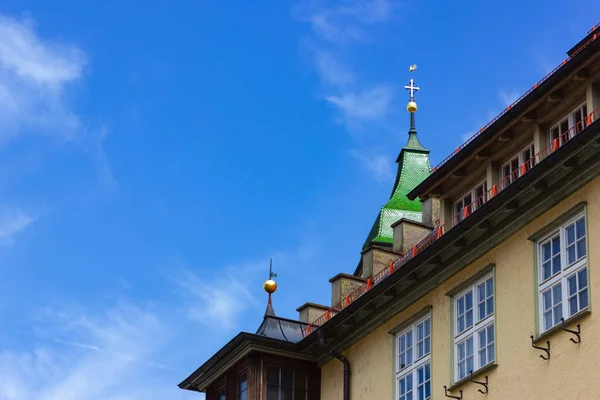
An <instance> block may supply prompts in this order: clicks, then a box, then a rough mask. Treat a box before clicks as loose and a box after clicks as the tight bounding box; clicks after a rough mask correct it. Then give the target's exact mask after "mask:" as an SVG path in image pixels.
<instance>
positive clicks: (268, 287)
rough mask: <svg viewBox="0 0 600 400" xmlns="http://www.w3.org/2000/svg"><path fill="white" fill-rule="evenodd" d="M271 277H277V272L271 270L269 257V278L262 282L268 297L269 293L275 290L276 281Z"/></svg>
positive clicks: (271, 261) (271, 264)
mask: <svg viewBox="0 0 600 400" xmlns="http://www.w3.org/2000/svg"><path fill="white" fill-rule="evenodd" d="M273 278H277V274H276V273H275V272H273V258H271V260H270V262H269V279H267V280H266V281H265V283H264V284H263V289H264V290H265V292H267V293H269V298H271V293H275V291H276V290H277V283H276V282H275V281H274V280H273Z"/></svg>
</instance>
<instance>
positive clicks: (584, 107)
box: [548, 102, 588, 145]
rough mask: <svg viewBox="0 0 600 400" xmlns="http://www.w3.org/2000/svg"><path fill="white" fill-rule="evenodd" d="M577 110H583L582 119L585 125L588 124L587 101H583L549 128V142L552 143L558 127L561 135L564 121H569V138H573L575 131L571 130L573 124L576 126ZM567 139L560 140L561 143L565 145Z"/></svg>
mask: <svg viewBox="0 0 600 400" xmlns="http://www.w3.org/2000/svg"><path fill="white" fill-rule="evenodd" d="M577 112H581V113H582V120H583V121H584V122H583V126H584V127H585V126H586V122H585V118H586V117H587V113H588V110H587V102H583V103H581V104H580V105H579V106H577V107H575V108H574V109H573V110H571V112H569V113H568V114H567V115H565V116H564V117H562V118H561V119H560V120H559V121H558V122H557V123H556V124H554V125H553V126H552V127H551V128H550V129H549V130H548V143H549V144H552V142H553V141H554V139H555V138H554V134H553V131H554V130H556V129H558V131H557V132H558V136H559V137H561V136H562V135H563V134H564V132H562V131H561V129H560V125H561V124H563V123H564V122H567V125H568V128H567V131H568V132H569V139H571V138H572V137H573V136H574V133H573V131H572V130H571V129H572V128H573V126H575V123H576V122H575V118H574V117H575V113H577ZM564 142H565V141H563V140H562V139H561V140H560V145H563V144H564Z"/></svg>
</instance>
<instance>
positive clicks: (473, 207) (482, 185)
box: [453, 179, 487, 221]
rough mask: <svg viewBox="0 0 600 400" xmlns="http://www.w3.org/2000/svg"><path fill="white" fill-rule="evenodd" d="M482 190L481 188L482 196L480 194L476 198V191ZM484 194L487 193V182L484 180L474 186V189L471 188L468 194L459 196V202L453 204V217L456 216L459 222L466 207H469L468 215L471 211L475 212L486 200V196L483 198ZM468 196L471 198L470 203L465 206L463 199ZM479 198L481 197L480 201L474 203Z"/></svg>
mask: <svg viewBox="0 0 600 400" xmlns="http://www.w3.org/2000/svg"><path fill="white" fill-rule="evenodd" d="M482 188H483V190H482V194H480V195H479V196H478V195H477V191H478V189H482ZM486 193H487V180H485V179H484V180H483V181H481V182H479V183H478V184H477V185H475V187H474V188H472V189H471V190H469V191H468V192H466V193H465V194H463V195H462V196H460V197H459V200H457V201H455V202H454V210H453V211H454V215H457V214H458V220H459V221H462V220H463V218H464V215H463V212H464V210H465V208H466V207H469V206H470V207H469V214H470V213H472V212H473V211H475V210H477V209H478V208H479V207H481V206H482V205H483V204H484V203H485V202H486V200H487V198H486V196H484V195H485V194H486ZM469 195H470V196H471V202H470V203H469V204H465V202H464V200H465V197H467V196H469ZM482 196H483V197H482ZM480 197H481V201H480V202H476V201H477V200H478V199H479V198H480ZM458 205H460V211H458V212H457V209H458V207H457V206H458Z"/></svg>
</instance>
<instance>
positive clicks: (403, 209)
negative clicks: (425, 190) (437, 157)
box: [363, 112, 430, 249]
mask: <svg viewBox="0 0 600 400" xmlns="http://www.w3.org/2000/svg"><path fill="white" fill-rule="evenodd" d="M410 117H411V118H410V119H411V127H410V130H409V131H408V143H406V146H404V147H403V148H402V150H401V151H400V155H399V156H398V159H397V160H396V163H398V172H397V173H396V182H395V183H394V189H393V190H392V195H391V196H390V199H389V200H388V202H387V203H385V204H384V206H383V207H381V211H379V214H378V215H377V219H376V220H375V223H374V224H373V227H372V228H371V232H369V236H368V237H367V240H366V241H365V243H364V245H363V249H364V248H366V247H368V246H370V245H372V244H384V245H386V244H387V245H391V244H392V243H393V242H394V236H393V230H392V224H393V223H394V222H396V221H398V220H400V219H402V218H405V219H410V220H413V221H417V222H421V202H420V201H419V199H415V200H409V199H408V197H406V195H407V194H408V193H409V192H410V191H411V190H413V189H414V188H415V187H416V186H417V185H418V184H419V183H421V182H422V181H423V180H424V179H425V178H427V177H428V176H429V174H430V165H429V150H428V149H426V148H425V147H423V145H422V144H421V142H420V141H419V138H418V137H417V131H416V130H415V122H414V121H415V120H414V118H415V116H414V112H411V114H410Z"/></svg>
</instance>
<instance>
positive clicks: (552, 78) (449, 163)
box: [407, 27, 600, 200]
mask: <svg viewBox="0 0 600 400" xmlns="http://www.w3.org/2000/svg"><path fill="white" fill-rule="evenodd" d="M599 32H600V29H599V28H598V27H596V28H594V29H593V30H592V31H591V32H590V33H589V34H588V35H587V36H586V37H585V38H584V39H583V40H581V41H580V42H579V43H578V44H577V45H576V46H575V47H573V49H571V50H569V52H568V54H570V56H569V57H570V58H569V59H566V60H564V61H563V63H562V64H561V65H560V66H559V67H557V68H556V69H555V70H554V71H552V72H551V73H549V74H548V75H546V77H544V78H542V80H541V81H540V82H538V83H536V84H535V86H534V87H533V88H532V89H530V90H529V91H528V92H526V93H525V94H524V95H523V96H522V97H521V98H519V99H518V100H516V101H515V102H514V103H513V104H512V105H510V106H509V107H507V109H505V110H504V111H503V112H502V113H501V114H500V115H499V116H497V117H496V118H495V119H494V120H493V121H492V122H491V123H489V124H488V125H486V127H485V129H483V128H482V130H481V131H480V132H479V133H477V134H476V135H474V136H473V137H472V138H470V139H469V140H468V141H467V142H465V143H464V144H463V145H461V146H460V147H459V148H458V149H457V151H455V152H454V153H453V155H452V156H451V157H447V158H446V159H445V160H444V161H442V162H441V163H439V164H438V165H437V166H436V167H434V168H433V169H432V171H431V175H429V176H428V177H426V178H425V179H424V180H423V181H422V182H421V183H420V184H418V185H417V186H416V187H415V188H414V189H413V190H412V191H410V192H409V193H408V195H407V197H408V198H409V199H411V200H414V199H416V198H417V197H420V196H422V195H424V194H425V195H427V193H429V191H430V190H431V189H433V188H434V187H435V186H436V185H437V183H438V182H439V181H440V180H441V179H443V178H444V177H445V176H446V175H447V174H448V173H450V172H452V171H453V170H454V168H455V167H458V166H459V165H461V164H462V162H464V161H466V160H467V159H468V158H470V157H472V156H473V155H474V153H475V152H476V151H477V150H478V149H479V148H480V147H481V146H482V145H483V144H485V143H487V142H488V141H489V140H490V139H491V138H492V137H494V136H495V135H496V134H497V133H499V132H500V131H501V130H502V129H504V128H505V126H506V125H507V123H509V122H511V121H513V120H514V119H515V117H517V116H518V115H521V114H522V113H524V112H525V111H526V110H527V109H528V108H529V107H531V106H532V105H533V104H534V103H535V102H536V101H538V100H539V99H540V98H542V97H543V96H546V95H548V94H549V93H550V92H551V91H552V90H554V88H555V86H556V85H557V84H558V82H560V81H561V80H562V79H564V78H565V77H566V76H568V75H569V74H571V73H574V72H575V71H576V70H577V69H578V68H579V67H580V66H581V65H582V64H583V63H585V62H586V61H587V60H589V57H590V55H591V54H593V53H595V52H596V51H598V49H599V48H600V40H597V38H598V37H600V34H599ZM458 150H459V151H458Z"/></svg>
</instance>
